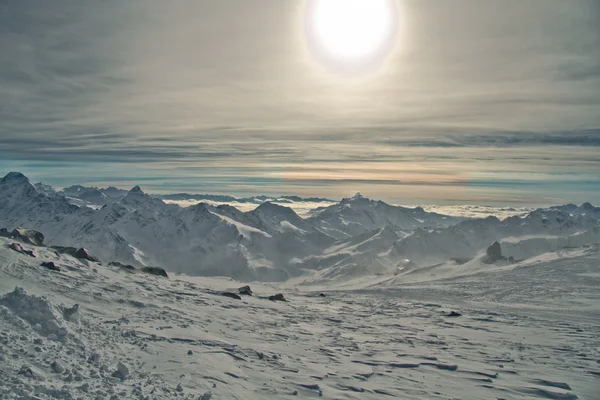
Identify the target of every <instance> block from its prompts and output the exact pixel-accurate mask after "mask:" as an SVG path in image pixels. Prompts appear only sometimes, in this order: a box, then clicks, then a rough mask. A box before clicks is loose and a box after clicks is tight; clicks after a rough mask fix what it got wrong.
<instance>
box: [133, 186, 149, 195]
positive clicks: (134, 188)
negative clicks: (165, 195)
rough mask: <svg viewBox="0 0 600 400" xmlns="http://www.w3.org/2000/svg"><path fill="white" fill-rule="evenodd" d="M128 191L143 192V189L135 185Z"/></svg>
mask: <svg viewBox="0 0 600 400" xmlns="http://www.w3.org/2000/svg"><path fill="white" fill-rule="evenodd" d="M129 193H138V194H145V193H144V191H143V190H142V188H141V187H139V186H137V185H136V186H134V187H132V188H131V190H130V191H129Z"/></svg>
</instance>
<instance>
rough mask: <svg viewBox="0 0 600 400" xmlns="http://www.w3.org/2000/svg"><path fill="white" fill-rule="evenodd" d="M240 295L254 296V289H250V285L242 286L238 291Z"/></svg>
mask: <svg viewBox="0 0 600 400" xmlns="http://www.w3.org/2000/svg"><path fill="white" fill-rule="evenodd" d="M238 293H239V294H243V295H246V296H252V289H250V286H248V285H246V286H242V287H241V288H239V289H238Z"/></svg>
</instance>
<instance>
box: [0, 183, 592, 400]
mask: <svg viewBox="0 0 600 400" xmlns="http://www.w3.org/2000/svg"><path fill="white" fill-rule="evenodd" d="M84 189H85V188H84ZM84 189H81V187H80V188H79V189H78V187H77V186H75V187H72V188H69V189H65V190H64V191H63V192H58V191H55V190H54V189H53V188H51V187H49V186H47V185H43V184H36V185H35V186H34V185H32V184H31V183H30V182H29V180H28V179H27V178H26V177H25V176H23V175H22V174H19V173H10V174H8V175H7V176H6V177H4V178H3V179H1V180H0V227H2V226H4V227H6V228H8V229H6V230H4V231H0V344H1V345H0V398H2V399H4V398H6V399H21V398H29V399H52V398H54V399H56V398H58V399H75V398H81V399H88V398H90V399H98V398H99V399H146V398H148V399H168V398H185V399H203V400H208V399H210V398H213V399H244V400H246V399H264V398H277V399H280V398H298V397H299V398H312V397H322V398H326V399H379V398H403V399H411V398H414V399H435V398H464V399H487V398H504V399H518V398H544V399H546V398H552V399H578V398H579V399H595V398H596V397H595V396H597V388H598V385H599V383H600V378H599V377H600V368H599V365H600V348H598V345H597V341H598V337H599V336H600V294H599V292H598V290H597V288H598V286H599V284H600V256H599V254H600V253H599V251H598V250H599V243H600V227H599V220H600V209H599V208H596V207H594V206H592V205H591V204H587V203H586V204H583V205H581V206H576V205H572V204H569V205H565V206H558V207H551V208H548V209H538V210H533V211H531V212H529V213H527V214H525V215H524V216H512V217H508V218H505V219H503V220H500V219H498V218H495V217H488V218H485V219H467V218H457V217H451V216H446V215H441V214H436V213H430V212H426V211H425V210H423V209H422V208H418V207H417V208H405V207H395V206H391V205H388V204H385V203H383V202H379V201H373V200H369V199H366V198H364V197H362V196H360V195H357V196H355V197H353V198H350V199H344V200H342V201H341V202H340V203H336V204H332V205H329V206H327V207H322V208H318V209H315V210H313V211H312V212H311V215H310V217H309V218H301V217H299V216H298V215H297V214H296V213H295V212H294V211H293V210H292V209H290V208H288V207H284V206H281V205H279V204H274V203H271V202H264V203H262V204H261V205H259V206H258V207H257V208H256V209H253V210H251V211H246V212H242V211H240V210H238V209H236V208H234V207H232V206H229V205H220V206H214V205H209V204H205V203H200V204H196V205H193V206H190V207H187V208H181V207H179V206H177V205H174V204H165V203H164V202H163V201H162V200H161V199H157V198H153V197H151V196H149V195H147V194H146V193H144V192H143V191H142V190H141V188H139V187H137V186H136V187H134V188H133V189H132V190H130V191H127V192H126V193H121V192H119V190H118V189H114V188H113V189H114V190H108V189H102V190H100V189H98V190H97V191H89V190H84ZM81 192H85V193H87V195H86V196H88V197H89V198H90V199H92V198H93V199H95V201H96V200H97V198H98V197H100V198H101V199H103V200H106V199H109V200H107V201H106V202H105V204H104V205H103V206H102V207H100V208H97V209H96V208H90V207H88V206H87V204H89V202H88V201H87V200H85V199H84V197H86V196H81V195H77V193H81ZM109 192H110V193H109ZM73 199H78V200H80V201H81V202H82V203H81V206H77V205H74V204H73V203H74V201H73ZM296 200H297V199H296ZM17 227H24V228H28V229H34V230H36V231H40V232H42V233H43V235H44V245H42V246H36V245H34V244H31V243H26V241H23V240H21V239H20V238H18V237H12V236H13V233H12V231H13V228H17ZM20 232H25V231H20ZM32 234H34V233H32ZM40 237H41V236H40ZM494 242H498V244H496V245H494V247H493V254H494V257H493V258H490V257H489V255H488V254H486V250H487V249H488V247H489V246H490V245H491V244H492V243H494ZM13 243H17V244H19V246H20V247H19V246H16V245H15V246H12V247H13V248H15V249H22V250H23V251H20V252H17V251H15V250H14V249H12V248H11V247H10V245H11V244H13ZM46 245H55V246H74V247H77V248H79V247H85V248H87V249H88V250H90V251H91V253H92V255H94V256H96V257H98V258H99V259H100V261H101V262H94V261H93V260H84V259H76V258H73V255H74V254H75V255H76V254H77V253H75V252H70V254H71V255H70V254H69V252H67V253H64V254H60V253H59V252H57V251H56V250H55V249H53V248H51V247H46ZM490 254H491V253H490ZM32 256H35V257H32ZM109 263H112V264H110V265H109ZM128 265H131V266H128ZM141 266H158V267H164V268H165V269H166V270H167V271H168V273H169V276H170V278H166V277H162V276H154V275H149V274H147V273H144V272H143V271H142V270H141V269H138V270H136V269H135V268H134V267H141ZM181 272H183V273H186V274H188V275H205V276H204V277H190V276H186V275H179V274H178V273H181ZM217 275H221V276H225V277H226V278H216V277H206V276H217ZM232 278H234V279H232ZM254 280H262V281H280V282H279V283H270V284H266V283H263V284H257V283H252V284H251V285H252V290H253V292H254V296H243V297H242V299H241V300H236V299H234V298H231V297H225V296H223V295H222V293H223V292H230V293H235V292H237V288H239V287H242V286H244V285H246V284H247V283H248V282H249V281H254ZM277 292H281V293H283V294H284V296H285V298H286V299H287V300H288V301H287V302H272V301H269V300H268V296H270V295H272V294H275V293H277ZM233 297H235V296H233ZM451 311H455V313H451Z"/></svg>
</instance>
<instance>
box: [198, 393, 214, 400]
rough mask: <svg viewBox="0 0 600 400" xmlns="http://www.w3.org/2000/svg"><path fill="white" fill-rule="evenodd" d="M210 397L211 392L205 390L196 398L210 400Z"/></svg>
mask: <svg viewBox="0 0 600 400" xmlns="http://www.w3.org/2000/svg"><path fill="white" fill-rule="evenodd" d="M210 399H212V392H206V393H204V394H203V395H202V396H200V398H199V399H198V400H210Z"/></svg>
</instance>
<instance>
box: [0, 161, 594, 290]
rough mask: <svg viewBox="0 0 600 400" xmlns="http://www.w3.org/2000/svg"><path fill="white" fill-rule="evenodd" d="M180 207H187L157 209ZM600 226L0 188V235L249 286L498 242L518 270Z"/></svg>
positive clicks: (570, 216)
mask: <svg viewBox="0 0 600 400" xmlns="http://www.w3.org/2000/svg"><path fill="white" fill-rule="evenodd" d="M185 196H190V195H173V196H162V197H163V198H169V197H170V198H177V197H179V198H183V197H185ZM200 197H202V198H209V197H210V196H208V195H203V196H199V198H200ZM212 199H213V200H215V199H220V200H224V197H223V196H221V198H219V197H217V196H212ZM286 199H287V200H288V201H290V202H303V201H308V202H312V201H315V200H318V201H321V200H326V199H306V200H305V199H302V198H299V197H293V196H289V197H287V198H284V200H286ZM237 200H239V199H237ZM263 200H266V198H260V197H258V198H254V199H246V201H248V202H251V201H263ZM74 201H75V202H77V201H78V202H79V204H73V203H74ZM278 201H279V200H278ZM90 205H92V206H91V207H90ZM599 220H600V208H597V207H594V206H592V205H591V204H589V203H586V204H583V205H581V206H576V205H572V204H569V205H565V206H559V207H551V208H549V209H538V210H535V211H533V212H531V213H529V214H527V215H526V216H524V217H517V216H513V217H509V218H506V219H504V220H500V219H498V218H495V217H488V218H485V219H468V218H464V217H455V216H449V215H442V214H438V213H434V212H426V211H425V210H424V209H423V208H421V207H416V208H407V207H398V206H392V205H389V204H386V203H384V202H381V201H375V200H370V199H367V198H365V197H363V196H361V195H360V194H357V195H356V196H354V197H352V198H347V199H343V200H342V201H340V202H339V203H334V202H332V204H331V205H329V206H327V207H321V208H317V209H314V210H312V211H311V213H310V216H309V217H307V218H302V217H300V216H298V214H297V213H296V212H295V211H294V210H293V209H291V208H289V207H285V206H282V205H280V204H274V203H272V202H269V201H264V202H263V203H261V204H260V205H259V206H258V207H256V208H255V209H253V210H251V211H246V212H243V211H240V210H238V209H237V208H235V207H232V206H230V205H226V204H222V205H218V206H215V205H211V204H208V203H199V204H195V205H193V206H190V207H185V208H183V207H180V206H178V205H176V204H166V203H165V202H164V201H163V200H161V199H160V198H156V197H151V196H150V195H148V194H146V193H144V191H143V190H142V189H141V188H140V187H139V186H136V187H134V188H132V189H131V190H129V191H124V190H120V189H116V188H114V187H109V188H108V189H97V188H85V187H83V186H72V187H70V188H66V189H64V190H63V191H56V190H55V189H53V188H51V187H50V186H48V185H44V184H41V183H40V184H36V185H32V184H31V182H30V181H29V179H28V178H27V177H26V176H24V175H23V174H21V173H18V172H12V173H9V174H7V175H6V176H5V177H4V178H2V179H1V180H0V227H6V228H8V229H13V228H15V227H17V226H23V227H26V228H30V229H35V230H38V231H40V232H42V233H43V234H44V235H45V237H46V242H47V243H48V244H52V245H60V246H75V247H85V248H87V249H89V250H90V251H91V252H92V254H94V255H95V256H96V257H98V258H100V260H102V261H104V262H111V261H117V262H121V263H124V264H130V265H133V266H160V267H163V268H165V269H166V270H168V271H172V272H178V273H185V274H190V275H208V276H229V277H234V278H237V279H244V280H261V281H283V280H288V279H291V278H299V279H305V280H306V281H307V282H321V281H329V280H332V279H335V280H341V281H343V280H349V279H353V278H355V277H360V276H370V275H374V274H378V275H398V274H406V273H410V271H411V270H412V269H414V268H419V267H427V266H431V265H436V264H439V263H456V264H457V265H458V264H464V263H465V262H469V261H470V260H473V259H476V258H478V257H481V256H482V254H484V253H485V250H486V249H487V247H488V246H489V245H490V244H492V243H493V242H494V241H501V242H502V241H505V242H507V244H506V245H505V246H504V247H506V249H511V251H512V252H513V253H514V254H513V255H511V254H508V253H507V254H505V256H506V257H508V256H511V257H512V258H513V259H523V258H528V257H533V256H536V255H538V254H541V253H543V252H545V251H548V250H552V251H554V250H556V249H558V248H561V246H562V247H569V246H571V247H572V246H583V245H588V244H591V243H597V242H598V236H599V235H600V228H599V225H598V221H599ZM534 238H535V239H534ZM509 243H510V244H509ZM505 252H506V250H505Z"/></svg>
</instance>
